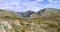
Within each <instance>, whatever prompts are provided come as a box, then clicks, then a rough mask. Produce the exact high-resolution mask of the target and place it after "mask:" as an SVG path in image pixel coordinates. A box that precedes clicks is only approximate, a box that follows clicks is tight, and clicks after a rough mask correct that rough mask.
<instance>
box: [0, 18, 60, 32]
mask: <svg viewBox="0 0 60 32" xmlns="http://www.w3.org/2000/svg"><path fill="white" fill-rule="evenodd" d="M0 32H60V20H52V19H36V20H35V19H29V20H27V19H19V20H18V19H13V20H5V19H0Z"/></svg>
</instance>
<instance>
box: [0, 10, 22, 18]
mask: <svg viewBox="0 0 60 32" xmlns="http://www.w3.org/2000/svg"><path fill="white" fill-rule="evenodd" d="M4 17H5V18H6V17H10V18H21V17H22V16H21V15H19V14H17V13H15V12H14V11H9V10H4V9H0V18H4Z"/></svg>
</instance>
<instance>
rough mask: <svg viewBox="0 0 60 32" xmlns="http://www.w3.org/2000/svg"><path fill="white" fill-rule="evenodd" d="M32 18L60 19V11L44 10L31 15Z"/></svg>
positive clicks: (54, 9) (53, 9)
mask: <svg viewBox="0 0 60 32" xmlns="http://www.w3.org/2000/svg"><path fill="white" fill-rule="evenodd" d="M31 17H32V18H45V17H60V9H56V8H44V9H41V10H39V11H38V12H36V13H34V14H31Z"/></svg>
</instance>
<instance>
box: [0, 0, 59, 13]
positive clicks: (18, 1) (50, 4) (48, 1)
mask: <svg viewBox="0 0 60 32" xmlns="http://www.w3.org/2000/svg"><path fill="white" fill-rule="evenodd" d="M43 8H60V0H0V9H8V10H14V11H15V12H26V11H28V10H33V11H35V12H36V11H38V10H40V9H43Z"/></svg>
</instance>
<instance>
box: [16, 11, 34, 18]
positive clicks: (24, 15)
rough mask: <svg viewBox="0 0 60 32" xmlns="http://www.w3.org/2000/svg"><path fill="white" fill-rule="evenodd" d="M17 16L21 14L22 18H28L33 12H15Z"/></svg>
mask: <svg viewBox="0 0 60 32" xmlns="http://www.w3.org/2000/svg"><path fill="white" fill-rule="evenodd" d="M17 13H18V14H21V15H22V16H23V17H30V15H31V14H33V13H34V12H33V11H32V10H28V11H27V12H25V13H24V12H23V13H22V12H17Z"/></svg>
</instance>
